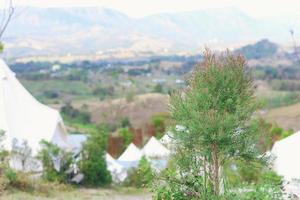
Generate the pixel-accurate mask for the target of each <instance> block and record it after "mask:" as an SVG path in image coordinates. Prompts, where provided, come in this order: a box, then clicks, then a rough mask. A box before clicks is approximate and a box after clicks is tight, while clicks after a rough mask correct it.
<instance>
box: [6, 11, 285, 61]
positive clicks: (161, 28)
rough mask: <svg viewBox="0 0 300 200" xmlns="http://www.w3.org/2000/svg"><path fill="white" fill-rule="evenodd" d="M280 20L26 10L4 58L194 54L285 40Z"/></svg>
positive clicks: (237, 14)
mask: <svg viewBox="0 0 300 200" xmlns="http://www.w3.org/2000/svg"><path fill="white" fill-rule="evenodd" d="M283 23H284V22H277V21H272V20H271V19H266V20H257V19H253V18H251V17H249V16H247V15H246V14H245V13H243V12H241V11H240V10H238V9H235V8H226V9H209V10H198V11H190V12H181V13H174V14H168V13H163V14H157V15H151V16H147V17H143V18H138V19H136V18H131V17H129V16H127V15H125V14H123V13H120V12H118V11H116V10H111V9H105V8H32V7H29V8H25V9H24V10H22V12H21V13H20V15H19V16H18V17H17V18H16V19H15V20H14V21H13V22H12V23H11V24H10V26H9V29H8V31H7V32H6V35H5V36H6V39H5V44H6V52H5V55H6V56H24V55H48V54H49V55H53V54H55V55H57V54H68V53H71V54H91V53H95V52H99V51H107V50H114V49H130V50H135V51H162V50H165V49H168V50H170V51H174V52H175V51H180V50H184V51H193V50H196V49H199V48H202V47H203V46H204V45H208V46H221V45H229V44H236V43H241V42H248V41H254V40H258V39H261V38H270V39H272V40H275V41H277V40H280V41H285V40H288V39H289V38H288V34H287V33H288V30H285V28H284V27H286V26H283V25H282V24H283Z"/></svg>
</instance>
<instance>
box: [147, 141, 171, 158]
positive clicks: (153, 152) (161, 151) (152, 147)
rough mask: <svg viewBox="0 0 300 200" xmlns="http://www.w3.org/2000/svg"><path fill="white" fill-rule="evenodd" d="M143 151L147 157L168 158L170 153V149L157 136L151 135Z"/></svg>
mask: <svg viewBox="0 0 300 200" xmlns="http://www.w3.org/2000/svg"><path fill="white" fill-rule="evenodd" d="M142 152H143V155H145V156H146V158H167V157H168V156H169V155H170V151H169V150H168V149H167V148H166V147H165V146H164V145H162V144H161V143H160V142H159V141H158V140H157V139H156V138H155V137H151V139H150V140H149V141H148V142H147V144H146V145H145V146H144V147H143V149H142Z"/></svg>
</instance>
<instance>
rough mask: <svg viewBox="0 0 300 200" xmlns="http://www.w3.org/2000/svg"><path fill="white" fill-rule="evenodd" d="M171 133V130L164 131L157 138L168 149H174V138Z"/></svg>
mask: <svg viewBox="0 0 300 200" xmlns="http://www.w3.org/2000/svg"><path fill="white" fill-rule="evenodd" d="M172 136H173V133H172V132H171V131H168V132H166V133H165V135H164V136H163V137H162V138H161V139H160V140H159V141H160V143H161V144H163V145H164V146H165V147H167V148H168V149H170V150H172V149H174V144H173V143H174V140H173V138H172Z"/></svg>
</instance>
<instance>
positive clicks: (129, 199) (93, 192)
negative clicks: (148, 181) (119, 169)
mask: <svg viewBox="0 0 300 200" xmlns="http://www.w3.org/2000/svg"><path fill="white" fill-rule="evenodd" d="M65 199H68V200H75V199H76V200H100V199H101V200H150V199H151V194H150V193H149V192H148V191H146V190H137V189H131V188H129V189H128V188H114V189H85V188H82V189H74V190H71V191H57V192H56V193H53V194H52V195H50V196H45V195H39V194H29V193H24V192H19V191H10V192H6V193H4V195H3V196H0V200H65Z"/></svg>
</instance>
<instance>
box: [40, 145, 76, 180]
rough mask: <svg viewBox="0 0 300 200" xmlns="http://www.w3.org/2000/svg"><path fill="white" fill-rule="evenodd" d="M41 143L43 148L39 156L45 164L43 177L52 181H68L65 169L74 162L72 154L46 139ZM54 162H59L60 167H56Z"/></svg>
mask: <svg viewBox="0 0 300 200" xmlns="http://www.w3.org/2000/svg"><path fill="white" fill-rule="evenodd" d="M40 144H41V147H42V148H41V150H40V151H39V152H38V156H37V157H38V159H39V160H40V161H41V162H42V164H43V174H42V177H43V179H44V180H47V181H50V182H66V181H67V175H66V174H65V171H66V170H67V169H69V167H70V164H71V163H72V154H71V153H69V152H65V151H64V150H62V149H60V148H59V147H58V146H57V145H55V144H52V143H50V142H47V141H44V140H43V141H41V143H40ZM54 162H59V169H57V168H56V167H55V164H54Z"/></svg>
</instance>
